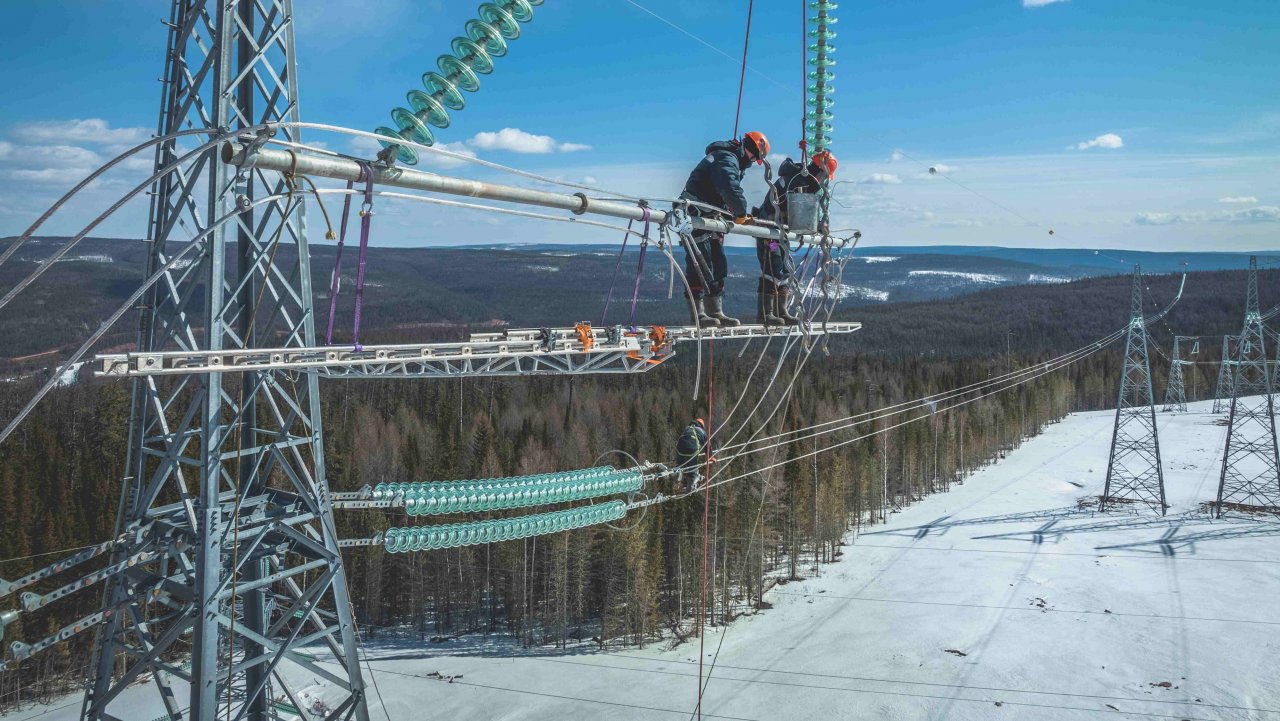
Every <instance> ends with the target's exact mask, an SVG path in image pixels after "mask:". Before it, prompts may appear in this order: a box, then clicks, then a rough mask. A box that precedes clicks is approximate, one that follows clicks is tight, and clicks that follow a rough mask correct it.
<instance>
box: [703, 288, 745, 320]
mask: <svg viewBox="0 0 1280 721" xmlns="http://www.w3.org/2000/svg"><path fill="white" fill-rule="evenodd" d="M702 307H703V308H704V309H705V312H706V314H707V315H709V316H711V317H712V318H714V319H715V320H716V322H718V323H719V324H720V325H722V326H724V327H725V328H733V327H734V326H739V325H742V321H739V320H738V319H737V318H730V317H729V316H727V315H725V314H724V291H720V295H709V296H707V297H706V298H705V299H703V303H702Z"/></svg>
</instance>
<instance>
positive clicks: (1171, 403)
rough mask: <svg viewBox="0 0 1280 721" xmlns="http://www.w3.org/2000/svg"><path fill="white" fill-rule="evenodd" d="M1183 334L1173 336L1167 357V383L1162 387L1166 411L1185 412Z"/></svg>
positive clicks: (1185, 391)
mask: <svg viewBox="0 0 1280 721" xmlns="http://www.w3.org/2000/svg"><path fill="white" fill-rule="evenodd" d="M1183 337H1184V336H1174V337H1173V355H1172V356H1171V357H1170V358H1169V383H1168V385H1166V386H1165V388H1164V409H1163V410H1165V411H1166V412H1167V411H1177V412H1178V413H1186V412H1187V389H1186V386H1185V385H1184V384H1183V380H1182V340H1183Z"/></svg>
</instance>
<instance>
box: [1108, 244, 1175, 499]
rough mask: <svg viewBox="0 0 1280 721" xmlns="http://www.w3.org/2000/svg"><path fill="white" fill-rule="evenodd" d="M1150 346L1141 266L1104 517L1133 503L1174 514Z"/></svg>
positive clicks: (1135, 287)
mask: <svg viewBox="0 0 1280 721" xmlns="http://www.w3.org/2000/svg"><path fill="white" fill-rule="evenodd" d="M1147 340H1148V339H1147V323H1146V320H1144V319H1143V316H1142V269H1141V268H1140V267H1139V266H1137V265H1135V266H1134V267H1133V290H1132V291H1131V292H1130V312H1129V333H1128V335H1127V337H1126V338H1125V346H1124V369H1123V371H1122V372H1121V374H1120V395H1119V399H1118V400H1117V401H1116V423H1115V430H1114V431H1112V434H1111V458H1110V460H1108V461H1107V483H1106V486H1105V488H1104V489H1103V491H1102V498H1101V503H1100V504H1099V507H1100V508H1101V509H1102V510H1104V511H1105V510H1106V509H1107V507H1108V506H1110V505H1114V504H1116V503H1132V502H1137V503H1144V504H1146V505H1147V506H1149V507H1151V508H1153V509H1155V510H1158V511H1160V515H1164V512H1165V509H1166V508H1168V505H1167V504H1166V503H1165V497H1164V470H1163V469H1162V468H1161V464H1160V436H1159V434H1158V433H1157V432H1156V407H1155V393H1153V392H1152V390H1151V362H1150V358H1149V356H1148V354H1147Z"/></svg>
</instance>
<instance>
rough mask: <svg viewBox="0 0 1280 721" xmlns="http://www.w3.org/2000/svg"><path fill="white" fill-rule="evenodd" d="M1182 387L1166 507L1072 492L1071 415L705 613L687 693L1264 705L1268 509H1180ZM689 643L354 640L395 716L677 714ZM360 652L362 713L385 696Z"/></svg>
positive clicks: (1094, 471) (1273, 532)
mask: <svg viewBox="0 0 1280 721" xmlns="http://www.w3.org/2000/svg"><path fill="white" fill-rule="evenodd" d="M1190 408H1191V411H1192V412H1191V413H1187V414H1168V413H1160V414H1158V416H1157V417H1158V420H1159V424H1160V435H1161V438H1160V440H1161V444H1160V445H1161V450H1162V451H1163V452H1164V454H1165V483H1166V488H1167V495H1168V499H1169V503H1170V505H1171V508H1170V509H1169V511H1168V515H1167V516H1166V517H1163V518H1161V517H1159V516H1156V515H1154V514H1151V513H1141V514H1138V513H1133V512H1113V513H1106V514H1099V513H1096V512H1094V511H1092V510H1089V509H1081V508H1078V507H1077V501H1078V500H1079V499H1081V498H1090V497H1093V496H1096V495H1098V494H1099V493H1101V492H1102V486H1103V482H1104V476H1105V472H1106V466H1107V451H1108V446H1109V443H1110V441H1111V426H1112V421H1113V419H1114V412H1113V411H1099V412H1094V413H1081V414H1075V415H1072V416H1070V417H1068V418H1067V419H1066V420H1065V421H1063V422H1062V423H1059V424H1056V425H1053V426H1050V427H1049V428H1048V429H1047V431H1046V432H1045V433H1044V434H1043V435H1041V436H1039V437H1037V438H1034V439H1031V440H1029V441H1027V442H1026V443H1025V444H1024V445H1023V446H1022V447H1021V448H1019V449H1017V450H1015V451H1013V452H1012V453H1010V454H1009V456H1008V458H1006V459H1005V460H1003V461H1000V462H999V463H998V464H996V465H994V466H991V467H989V468H986V469H984V470H982V471H980V472H979V473H977V474H975V475H973V476H970V477H969V478H967V479H966V480H965V481H964V483H963V485H958V486H955V487H954V488H953V489H952V490H951V491H950V492H948V493H943V494H939V495H935V496H931V497H929V498H926V499H925V500H923V501H921V502H920V503H917V504H916V505H914V506H912V507H910V508H907V509H906V510H904V511H902V512H901V513H895V514H891V515H890V517H889V523H888V524H887V525H877V526H873V527H869V528H866V529H864V530H865V532H864V533H862V534H861V535H860V536H857V537H856V538H855V537H854V536H853V534H850V536H848V537H847V539H846V540H847V541H848V545H846V546H845V547H844V548H843V551H844V557H843V559H842V560H841V561H840V562H838V563H835V564H832V565H828V566H824V567H823V568H822V572H821V576H820V577H818V578H813V579H809V580H806V581H802V582H795V583H789V584H787V585H785V586H780V587H776V588H775V589H773V590H772V591H771V592H769V593H768V594H767V595H766V597H765V598H766V600H767V601H769V602H770V603H771V604H773V608H772V609H770V610H767V611H763V612H760V613H759V614H756V615H752V616H745V617H742V618H740V619H739V620H737V621H735V622H734V623H733V624H731V625H730V626H728V627H718V628H714V629H711V630H710V632H709V634H708V636H707V638H706V654H707V656H706V657H705V658H704V659H703V660H704V661H705V662H706V664H707V666H708V668H709V667H710V663H711V662H712V661H713V660H715V662H716V665H715V669H714V672H713V673H712V674H711V680H710V681H709V684H708V686H707V690H706V697H705V699H704V701H703V712H704V716H706V717H708V718H716V717H719V718H726V717H732V718H736V719H743V720H747V721H764V720H766V719H769V720H772V719H783V718H785V719H837V718H839V719H858V720H862V719H866V720H873V719H874V720H877V721H878V720H879V719H900V720H915V719H930V720H941V719H946V720H947V721H979V720H983V721H985V720H986V719H999V720H1002V721H1059V720H1060V721H1090V720H1092V719H1117V720H1119V719H1128V718H1153V717H1155V718H1170V719H1181V718H1186V719H1224V720H1231V721H1244V720H1246V719H1259V720H1263V721H1265V720H1267V719H1273V718H1277V713H1276V711H1275V710H1276V709H1280V684H1277V682H1276V679H1277V678H1280V633H1278V632H1277V629H1280V607H1278V606H1277V605H1276V604H1275V603H1273V602H1272V600H1271V599H1274V598H1275V597H1276V595H1277V594H1278V593H1280V523H1277V522H1276V521H1275V519H1265V520H1250V519H1245V518H1238V517H1237V518H1230V517H1229V518H1225V519H1222V520H1215V519H1213V518H1210V517H1207V516H1203V515H1200V514H1198V513H1196V508H1197V506H1198V504H1199V503H1200V502H1201V501H1204V500H1207V499H1210V498H1211V497H1212V496H1213V494H1214V493H1215V492H1216V490H1217V470H1218V468H1219V467H1220V466H1219V464H1220V462H1221V461H1220V458H1219V456H1220V453H1221V448H1222V443H1223V434H1224V430H1225V429H1224V428H1222V427H1221V426H1218V425H1216V421H1217V420H1218V419H1220V418H1221V416H1213V415H1210V414H1209V413H1208V412H1207V411H1208V409H1209V404H1205V403H1196V404H1191V406H1190ZM806 572H807V571H806ZM722 642H723V645H722ZM717 649H718V650H719V653H718V656H717V655H716V652H717ZM314 653H315V654H316V656H317V658H319V659H320V660H321V661H322V662H328V660H329V659H331V657H330V656H329V655H328V654H327V652H326V651H323V650H321V649H320V648H318V647H317V648H315V649H314ZM698 655H699V652H698V644H697V641H696V640H695V641H693V642H691V643H686V644H683V645H680V646H677V647H675V648H674V649H671V648H670V647H669V644H667V643H662V644H654V645H649V646H646V648H644V649H643V650H640V649H636V648H625V649H622V648H615V649H611V650H610V651H608V652H601V651H599V650H597V649H596V648H595V645H594V644H591V643H585V644H581V645H574V646H572V647H571V648H569V649H567V650H564V649H554V648H551V647H545V648H537V649H522V648H520V647H519V646H518V645H516V644H513V643H510V642H509V641H507V640H504V639H500V638H498V637H494V636H490V637H488V638H487V639H485V638H479V637H476V638H464V639H462V640H459V641H456V642H450V643H447V644H429V643H421V642H418V641H416V640H415V639H414V637H413V636H412V635H411V634H409V635H406V637H404V638H401V639H398V640H390V639H382V640H378V641H375V642H373V643H371V644H369V645H368V647H367V657H368V665H369V666H370V667H372V669H373V673H374V675H375V677H376V679H377V681H378V685H379V689H380V695H381V697H382V700H383V701H385V704H386V714H387V715H389V717H390V718H392V719H396V720H397V721H398V720H400V719H415V718H422V717H423V713H424V712H425V710H428V709H429V710H430V716H431V717H432V718H446V719H450V720H451V721H469V720H478V719H535V720H537V719H580V718H582V719H585V718H590V719H604V720H605V721H622V720H623V719H628V720H629V719H654V720H655V721H657V720H659V719H668V718H679V717H680V716H684V717H686V718H687V717H688V716H689V714H690V712H691V711H692V710H693V708H694V703H695V699H696V695H697V688H698V680H697V675H698V661H699V659H698ZM283 667H284V672H285V674H286V676H287V677H288V678H289V679H291V681H292V682H293V683H294V684H295V685H296V687H297V688H298V689H299V690H302V691H304V692H305V694H306V698H307V701H306V702H307V703H312V702H314V701H316V700H323V701H328V702H330V704H331V705H332V703H331V702H332V700H333V699H334V698H335V694H334V693H333V687H332V686H330V685H329V684H328V682H326V681H324V680H322V679H319V678H318V675H317V674H315V673H312V672H309V671H305V670H303V669H301V668H300V667H298V666H295V665H292V664H291V663H289V662H285V663H284V664H283ZM328 667H329V668H331V669H334V670H336V667H334V666H328ZM365 673H366V677H365V683H366V686H368V687H369V688H370V693H369V695H368V697H369V703H370V709H369V714H370V717H371V718H375V719H380V718H385V717H386V716H384V712H383V708H382V702H381V701H379V698H378V697H379V694H378V693H374V692H373V690H372V686H373V684H372V683H371V681H370V678H369V675H368V673H369V672H368V671H367V670H366V671H365ZM432 673H439V674H442V675H443V676H444V677H445V678H448V677H451V676H452V677H454V678H453V680H452V682H451V683H445V682H442V681H440V680H433V679H430V678H427V676H428V675H429V674H432ZM1165 684H1167V686H1166V685H1165ZM175 687H176V688H175V690H176V691H177V692H178V693H179V694H180V695H179V698H183V697H184V696H185V694H186V688H185V685H184V684H181V683H177V682H176V680H175ZM63 705H65V706H64V707H62V708H56V707H59V706H63ZM183 705H184V706H185V704H183ZM52 706H53V707H55V708H53V709H52V712H50V710H51V708H50V707H34V708H28V709H25V710H23V711H22V712H19V713H16V714H13V715H11V718H13V719H32V718H36V717H39V718H40V719H41V721H64V720H65V721H70V720H71V719H74V718H77V717H78V715H79V710H80V705H79V701H78V700H77V699H76V698H75V697H69V698H64V699H60V700H58V701H57V702H55V703H54V704H53V705H52ZM1116 709H1118V710H1116ZM111 710H112V711H113V712H114V713H115V714H116V715H117V716H120V717H122V718H139V719H151V718H155V717H157V716H159V715H160V713H161V712H162V711H163V707H162V706H161V705H160V702H159V700H158V696H157V694H156V692H155V687H154V685H140V686H136V687H134V688H130V689H128V690H126V691H125V692H124V694H123V697H122V698H121V700H120V702H119V704H118V705H116V706H113V707H112V709H111ZM42 714H47V715H42ZM713 714H714V716H713Z"/></svg>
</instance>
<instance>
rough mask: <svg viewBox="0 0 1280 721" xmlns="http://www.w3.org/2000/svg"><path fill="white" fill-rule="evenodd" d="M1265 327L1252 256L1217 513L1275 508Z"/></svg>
mask: <svg viewBox="0 0 1280 721" xmlns="http://www.w3.org/2000/svg"><path fill="white" fill-rule="evenodd" d="M1266 335H1267V334H1266V331H1265V330H1264V329H1263V326H1262V316H1261V315H1260V313H1259V312H1258V259H1257V258H1256V257H1250V258H1249V294H1248V299H1247V302H1246V305H1245V315H1244V328H1243V329H1242V330H1241V331H1240V339H1239V341H1238V342H1237V343H1236V356H1235V361H1236V362H1235V374H1234V376H1235V378H1234V381H1233V383H1232V386H1231V389H1232V390H1231V407H1230V414H1229V415H1228V416H1227V444H1226V449H1225V451H1224V452H1223V455H1222V477H1221V480H1219V482H1218V502H1217V504H1216V508H1217V515H1218V516H1219V517H1221V516H1222V509H1223V507H1224V506H1226V505H1228V504H1230V505H1231V506H1233V507H1237V508H1247V509H1258V510H1266V511H1277V510H1280V448H1277V445H1276V420H1275V415H1274V414H1275V406H1274V402H1273V399H1272V397H1271V373H1270V372H1269V369H1268V367H1267V366H1268V365H1269V364H1268V363H1267V350H1266Z"/></svg>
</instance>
